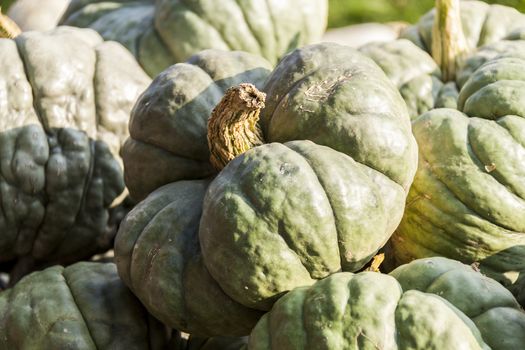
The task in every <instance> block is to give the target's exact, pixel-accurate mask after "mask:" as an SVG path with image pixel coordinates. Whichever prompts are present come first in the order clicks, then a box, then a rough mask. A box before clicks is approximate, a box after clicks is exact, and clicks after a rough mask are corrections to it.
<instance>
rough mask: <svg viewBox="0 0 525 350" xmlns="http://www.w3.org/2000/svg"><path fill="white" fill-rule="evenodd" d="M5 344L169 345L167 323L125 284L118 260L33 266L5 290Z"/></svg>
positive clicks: (0, 301)
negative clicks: (118, 271) (24, 275)
mask: <svg viewBox="0 0 525 350" xmlns="http://www.w3.org/2000/svg"><path fill="white" fill-rule="evenodd" d="M0 315H2V316H1V317H0V348H2V349H12V350H22V349H93V350H95V349H137V350H139V349H140V350H143V349H151V350H153V349H159V350H160V349H165V348H166V347H165V346H166V344H167V336H166V335H167V332H166V329H165V327H164V326H163V325H162V324H160V323H159V322H158V321H157V320H155V319H154V318H153V317H151V316H150V315H148V313H147V312H146V310H145V309H144V307H143V306H142V305H141V304H140V302H139V301H138V300H137V299H136V298H135V296H133V294H132V293H131V292H130V291H129V289H127V288H126V286H125V285H124V284H123V283H122V282H121V280H120V279H119V277H118V275H117V269H116V266H115V265H114V264H111V263H108V264H100V263H91V262H80V263H76V264H74V265H71V266H69V267H66V268H64V267H62V266H53V267H50V268H47V269H45V270H43V271H38V272H34V273H32V274H30V275H28V276H26V277H24V278H23V279H22V280H20V282H19V283H17V284H16V286H14V287H13V288H11V289H8V290H6V291H4V292H2V293H0Z"/></svg>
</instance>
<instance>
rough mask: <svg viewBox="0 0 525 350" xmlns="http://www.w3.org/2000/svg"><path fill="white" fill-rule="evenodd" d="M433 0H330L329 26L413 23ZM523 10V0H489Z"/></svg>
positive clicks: (524, 8) (429, 7)
mask: <svg viewBox="0 0 525 350" xmlns="http://www.w3.org/2000/svg"><path fill="white" fill-rule="evenodd" d="M434 2H435V1H434V0H330V15H329V19H328V26H329V27H332V28H334V27H342V26H345V25H349V24H355V23H363V22H391V21H405V22H410V23H413V22H415V21H417V19H418V18H419V17H420V16H421V15H422V14H424V13H425V12H427V11H428V10H429V9H431V8H432V7H433V6H434ZM485 2H488V3H492V4H502V5H507V6H512V7H515V8H517V9H518V10H520V11H521V12H525V0H496V1H494V0H492V1H491V0H489V1H485Z"/></svg>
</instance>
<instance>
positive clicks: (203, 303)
mask: <svg viewBox="0 0 525 350" xmlns="http://www.w3.org/2000/svg"><path fill="white" fill-rule="evenodd" d="M232 55H235V57H234V59H230V58H229V57H232ZM246 55H248V54H245V55H241V54H239V53H232V52H218V51H206V52H205V53H203V54H201V55H199V56H195V57H194V58H192V60H190V63H193V64H177V65H175V66H173V67H171V68H170V69H168V70H166V71H165V72H164V73H162V74H161V75H160V76H159V77H158V78H157V79H156V80H155V81H154V82H153V84H152V85H151V86H150V88H149V89H148V90H146V92H145V93H144V94H143V95H142V97H141V99H140V100H139V102H138V103H137V105H136V106H135V109H134V111H133V114H132V120H131V138H130V140H131V141H128V142H130V143H129V144H127V145H126V146H125V147H124V151H123V153H124V163H125V167H126V172H127V171H128V169H131V171H133V174H135V175H133V176H129V177H128V174H127V175H126V181H127V184H128V186H129V187H130V191H131V193H132V195H136V194H137V192H136V191H137V189H138V190H139V191H140V194H141V195H142V196H145V195H147V194H148V193H149V192H151V191H152V190H154V189H155V188H156V187H159V186H160V185H162V184H164V183H162V181H167V182H175V183H174V184H172V185H169V186H175V185H178V186H180V190H181V191H182V190H183V189H184V187H185V186H188V187H191V186H193V185H190V184H193V183H194V182H191V183H190V182H183V181H182V180H188V179H195V178H206V177H208V176H209V175H213V176H214V177H215V178H214V179H213V181H211V183H210V185H209V187H208V188H207V189H206V194H205V195H204V197H203V198H198V196H197V195H196V194H193V192H196V191H191V190H188V191H189V192H188V193H189V194H188V197H187V198H186V196H182V195H181V196H176V195H172V196H169V198H171V199H166V200H167V202H166V204H165V206H166V207H169V208H170V209H169V210H168V209H166V213H167V212H168V211H170V210H172V212H171V214H169V215H168V214H166V216H163V215H161V216H162V217H161V216H159V220H158V221H156V220H153V219H149V218H150V217H152V215H153V214H148V216H147V217H146V216H140V215H138V214H137V213H139V212H140V211H148V210H155V209H153V208H154V206H153V204H152V203H153V198H154V197H155V198H160V197H162V196H165V195H167V192H168V187H164V188H160V189H159V190H158V192H154V193H152V194H151V197H148V198H147V199H146V202H143V203H144V204H143V205H142V204H141V205H139V207H137V208H141V209H136V210H135V211H132V212H131V213H130V215H129V216H128V218H127V219H126V220H124V223H123V224H122V225H121V229H120V231H119V234H118V237H117V249H116V254H117V259H119V256H121V257H122V259H124V260H123V261H127V262H125V263H123V264H122V267H121V264H120V263H119V271H121V274H122V276H123V278H124V280H125V281H126V284H127V285H128V286H130V287H131V288H132V289H133V290H134V291H136V292H137V293H141V294H142V296H141V297H140V298H141V300H142V301H143V302H144V303H145V304H146V305H148V306H147V307H148V308H149V309H150V311H152V313H153V314H155V315H157V317H159V318H160V319H162V320H164V321H165V322H167V323H168V324H170V325H171V324H182V325H183V326H182V327H190V326H191V327H192V330H193V331H192V332H193V333H197V334H199V335H206V336H209V335H217V334H221V332H222V334H242V333H240V332H241V331H242V332H245V331H246V328H244V327H245V326H246V327H247V326H248V325H250V326H251V325H253V323H250V322H249V321H243V322H235V320H238V319H245V316H243V315H246V314H247V313H246V311H245V310H250V313H251V316H250V317H254V318H255V319H256V318H258V317H260V311H266V310H269V309H270V308H271V306H272V304H273V303H274V302H275V300H277V299H278V298H279V297H281V296H282V295H283V294H284V293H286V292H288V291H289V290H291V289H294V288H296V287H299V286H304V285H310V284H312V283H314V282H315V281H316V280H317V279H322V278H325V277H326V276H328V275H330V274H332V273H334V272H337V271H340V270H345V271H356V270H358V269H360V268H361V267H363V266H364V265H365V264H366V263H367V262H368V261H369V260H370V259H371V258H372V257H373V256H374V255H375V254H376V252H377V251H378V250H379V249H380V248H381V247H382V246H383V245H384V244H385V242H386V241H387V239H388V238H389V236H390V235H391V233H392V232H393V231H394V229H395V227H396V226H397V225H398V223H399V220H400V218H401V216H402V209H403V207H404V203H405V196H406V193H407V189H408V187H409V186H410V183H411V181H412V176H413V174H414V171H415V168H416V154H417V152H416V144H415V140H414V138H413V136H412V134H411V130H410V121H409V117H408V113H407V111H406V107H405V104H404V102H403V100H402V98H401V96H400V95H399V92H398V91H397V89H396V87H395V86H394V85H393V84H392V83H390V82H389V80H388V78H387V77H386V76H385V74H384V73H383V72H382V71H381V69H380V68H379V67H378V66H377V65H376V64H374V62H373V61H372V60H370V59H369V58H367V57H365V56H364V55H362V54H360V53H359V52H357V51H356V50H353V49H351V48H348V47H344V46H340V45H336V44H318V45H311V46H307V47H304V48H302V49H298V50H296V51H294V52H293V53H291V54H289V55H288V56H286V58H285V59H283V60H282V61H281V63H280V64H279V65H278V66H277V68H276V69H275V70H274V72H273V73H272V74H271V76H270V77H269V78H267V79H266V86H265V87H264V88H263V91H265V92H266V93H267V103H266V108H265V109H264V110H263V111H262V112H261V117H262V119H261V122H262V123H261V127H262V130H263V132H264V136H265V139H266V141H267V142H268V144H264V145H261V146H257V147H254V148H252V149H250V150H248V151H247V152H245V153H243V154H242V155H240V156H238V157H236V158H235V159H233V160H232V161H231V162H230V163H228V165H226V167H225V168H224V169H223V170H222V171H221V172H220V173H219V174H218V175H216V174H213V172H211V174H210V172H209V173H206V172H193V173H192V172H191V171H188V170H187V168H186V164H187V163H186V162H181V161H178V160H173V161H171V160H168V161H163V160H162V159H157V160H148V159H147V158H148V157H142V156H141V157H140V161H142V162H145V165H144V171H143V172H142V173H141V172H140V171H138V169H140V168H141V167H142V165H141V164H139V162H137V161H136V159H137V158H136V155H140V152H139V147H141V146H140V145H139V142H140V143H143V144H145V143H148V147H150V150H153V149H154V150H155V151H156V152H159V153H158V154H171V155H177V156H180V157H179V158H178V159H185V158H186V159H191V160H196V159H198V160H199V162H201V164H205V165H208V166H210V165H209V162H207V158H208V157H209V151H208V150H207V142H206V129H205V128H204V127H203V125H205V124H206V121H207V120H208V118H209V115H210V113H211V109H212V108H213V107H214V106H210V102H211V101H215V103H217V102H218V101H219V100H220V97H221V96H219V97H217V95H219V94H220V93H223V92H224V91H225V90H226V89H227V88H228V87H230V86H231V85H233V84H231V85H230V83H233V82H235V80H237V79H241V78H243V77H244V78H245V79H247V81H248V82H253V83H255V85H256V86H257V85H258V82H261V80H262V79H260V78H261V76H262V75H264V76H265V77H266V75H265V74H267V71H265V70H264V69H263V67H264V66H261V65H259V66H257V65H255V63H254V62H260V59H259V61H254V60H252V58H251V57H254V56H252V55H248V56H246ZM215 57H218V58H215ZM242 57H244V58H242ZM241 58H242V59H241ZM248 58H249V59H248ZM218 62H219V63H220V64H219V63H218ZM239 62H240V63H239ZM243 62H244V63H243ZM196 65H197V66H196ZM220 67H225V69H219V68H220ZM242 67H245V72H246V73H247V74H245V73H243V71H242V70H241V69H242ZM256 67H259V68H256ZM226 68H227V69H226ZM233 68H235V69H236V70H234V69H233ZM201 71H202V72H206V73H207V75H204V74H202V75H201V73H200V72H201ZM228 71H233V72H235V73H234V74H235V75H233V78H230V77H231V75H230V76H229V75H227V74H226V72H228ZM190 72H191V74H190ZM256 72H264V73H265V74H255V73H256ZM208 75H209V76H210V77H211V78H210V77H208ZM196 77H198V78H196ZM201 77H202V79H201ZM219 77H220V78H219ZM250 79H253V80H250ZM245 81H246V80H245ZM195 90H197V92H196V91H195ZM204 102H205V103H204ZM181 106H182V107H181ZM190 107H191V108H190ZM190 111H191V112H192V113H189V112H190ZM178 118H180V120H178ZM194 120H197V121H198V122H195V123H193V121H194ZM182 121H184V123H183V122H182ZM308 139H310V140H308ZM294 140H296V141H294ZM189 141H192V142H189ZM312 141H314V142H316V143H314V142H312ZM133 145H136V146H137V147H136V148H135V146H133ZM152 154H153V153H152ZM385 155H388V157H386V156H385ZM173 159H175V158H173ZM154 161H156V162H157V163H159V164H158V165H157V164H153V163H152V162H154ZM128 164H129V168H128ZM148 164H149V165H151V166H148ZM164 167H166V168H165V169H166V170H164ZM148 168H149V170H148ZM159 169H161V170H159ZM164 174H165V175H166V176H164ZM149 175H153V176H149ZM128 179H129V182H128ZM157 179H161V180H162V181H158V182H157ZM138 184H141V185H140V186H138ZM184 191H186V190H184ZM192 196H194V197H195V198H193V199H192ZM165 198H168V197H165ZM186 199H188V200H189V199H192V201H193V200H195V202H192V203H193V204H191V205H190V204H184V203H185V202H184V201H185V200H186ZM170 201H173V202H170ZM147 202H150V203H147ZM168 202H169V203H168ZM199 203H201V204H202V207H201V206H197V205H198V204H199ZM186 206H187V207H188V208H190V207H191V208H195V209H192V210H195V213H193V212H192V214H191V215H196V216H195V218H194V222H192V223H188V225H187V228H184V229H183V228H182V227H181V226H180V224H181V223H182V222H184V220H183V219H182V218H181V219H175V220H174V219H173V218H174V217H177V215H178V214H177V213H178V212H179V211H180V212H181V213H183V212H184V213H185V212H186V210H190V209H185V208H186ZM150 207H151V209H150ZM201 209H202V215H201V212H200V211H201ZM159 215H160V214H159ZM187 215H188V217H189V215H190V214H187ZM197 219H199V223H198V227H197V224H196V223H195V222H196V221H197ZM150 220H151V222H152V223H151V226H150V224H148V222H150ZM153 222H155V223H153ZM157 225H158V226H157ZM143 228H144V232H148V230H149V229H150V228H151V230H152V232H156V233H154V234H151V236H150V237H157V236H158V235H162V234H161V233H159V232H158V231H160V230H161V229H163V230H165V231H166V233H165V234H166V235H167V234H168V232H172V234H174V235H175V234H180V232H182V231H185V230H190V229H192V230H195V231H198V235H199V237H198V241H194V243H193V244H197V243H198V244H199V245H200V249H201V251H200V253H199V257H198V258H196V259H195V261H194V262H193V263H190V260H184V259H183V260H180V261H179V260H178V259H179V257H178V255H176V254H175V253H174V252H170V253H169V254H168V253H166V259H168V257H169V256H173V257H174V258H173V260H172V262H175V261H176V259H177V261H179V262H177V266H172V267H171V268H170V269H165V268H164V265H166V264H164V265H163V267H162V268H160V269H162V270H163V271H165V272H166V274H168V275H169V276H172V277H173V278H175V279H177V280H179V278H180V272H178V271H182V270H183V269H185V271H186V270H188V271H189V270H191V271H193V272H192V273H193V274H195V275H196V276H200V277H199V278H196V279H188V280H186V278H188V277H187V276H190V275H191V274H190V273H189V272H188V273H186V272H185V275H184V276H185V277H184V281H185V282H184V283H187V285H184V286H182V284H181V283H182V282H180V280H179V282H174V280H173V278H172V279H168V277H163V276H161V275H160V274H159V277H155V279H154V280H152V284H148V290H142V288H141V285H142V282H141V281H142V279H141V277H140V276H149V275H150V273H151V271H152V270H151V271H150V270H147V269H148V268H147V267H140V266H141V265H138V264H137V265H134V264H133V263H132V261H133V260H132V259H131V258H130V256H131V255H135V256H136V257H137V258H136V259H137V261H138V260H139V258H138V257H139V256H140V257H144V258H140V260H141V261H142V260H143V261H149V260H148V259H150V258H151V259H152V257H153V256H155V257H159V255H157V253H156V252H157V250H155V248H154V247H153V246H148V245H145V244H141V243H138V245H136V242H137V239H138V240H141V237H142V235H144V234H145V233H142V234H141V232H142V231H143ZM128 235H129V236H128ZM144 239H145V240H147V239H148V238H144ZM150 239H151V240H152V238H150ZM192 239H196V238H192ZM147 246H148V247H149V248H145V247H147ZM119 247H126V249H124V250H122V249H120V248H119ZM138 247H144V250H142V248H138ZM166 249H167V248H166ZM159 250H162V249H160V248H159ZM191 251H192V250H191V249H189V248H187V249H186V250H183V251H181V252H180V254H186V253H185V252H191ZM132 252H133V253H132ZM159 254H160V253H159ZM192 254H193V253H192ZM146 256H147V257H148V258H145V257H146ZM175 257H176V258H175ZM130 261H131V262H130ZM201 264H202V265H201ZM130 265H131V267H132V269H131V270H128V269H129V267H130ZM144 265H145V266H149V264H148V263H144ZM133 266H135V267H133ZM151 266H152V268H153V266H156V265H155V264H152V265H151ZM134 269H135V270H134ZM163 279H166V280H167V281H170V282H169V283H167V284H163V282H162V281H163ZM208 279H209V280H208ZM134 280H135V281H139V282H134ZM190 283H191V286H194V287H192V288H191V290H192V293H193V298H188V299H187V300H186V301H182V297H181V295H185V293H186V292H185V291H186V290H190V289H186V288H188V286H190ZM213 283H215V287H213V288H211V287H209V286H210V285H212V284H213ZM169 286H172V287H169ZM205 286H208V287H205ZM170 288H171V289H170ZM164 293H166V294H170V295H171V297H170V301H169V303H174V304H173V305H174V306H173V307H176V308H178V310H180V309H181V308H182V307H183V306H184V305H185V307H187V308H192V309H191V310H192V311H191V312H188V314H191V315H192V316H193V318H192V319H185V317H186V316H181V315H183V314H178V313H176V312H168V313H165V311H166V309H167V308H166V307H165V304H162V305H158V304H157V303H156V302H155V300H157V299H159V300H160V299H161V298H160V297H158V298H156V297H155V296H158V295H163V294H164ZM214 299H219V300H221V302H214V303H213V304H211V305H209V304H208V303H209V300H214ZM207 300H208V301H207ZM228 300H230V301H228ZM175 303H176V305H175ZM184 303H186V304H184ZM170 305H171V304H170ZM223 307H228V310H230V311H227V312H225V311H222V312H220V313H217V310H219V311H220V310H221V308H223ZM163 308H164V309H163ZM170 310H173V309H170ZM255 310H258V311H255ZM210 313H213V314H217V315H220V316H218V317H210V316H209V314H210ZM254 318H251V320H253V319H254ZM213 320H215V321H213ZM170 322H171V323H170ZM239 327H242V330H240V329H239ZM184 329H188V328H184ZM226 332H227V333H226ZM244 334H246V333H244Z"/></svg>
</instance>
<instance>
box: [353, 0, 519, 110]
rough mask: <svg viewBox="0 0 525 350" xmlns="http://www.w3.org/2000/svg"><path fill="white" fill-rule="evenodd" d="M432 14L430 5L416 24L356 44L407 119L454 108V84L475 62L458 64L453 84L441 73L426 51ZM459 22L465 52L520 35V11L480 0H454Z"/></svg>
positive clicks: (465, 76)
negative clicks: (392, 87)
mask: <svg viewBox="0 0 525 350" xmlns="http://www.w3.org/2000/svg"><path fill="white" fill-rule="evenodd" d="M434 17H435V9H434V10H432V11H429V12H428V13H427V14H426V15H424V16H423V17H422V18H421V19H420V21H419V22H418V23H417V24H415V25H413V26H410V27H408V28H406V29H404V30H403V31H402V33H401V35H400V37H401V39H399V40H394V41H389V42H374V43H370V44H367V45H364V46H362V47H361V48H360V50H361V51H362V52H363V53H364V54H366V55H367V56H369V57H370V58H372V59H373V60H374V61H375V62H376V63H377V64H378V65H379V66H380V67H381V68H382V69H383V70H384V71H385V73H386V74H387V75H388V77H389V78H390V79H392V81H393V82H394V83H395V84H396V86H397V87H398V89H399V91H400V93H401V95H402V96H403V98H404V99H405V102H406V103H407V106H408V109H409V113H410V117H411V118H412V119H415V118H417V117H418V116H419V115H421V114H422V113H424V112H427V111H429V110H430V109H434V108H443V107H446V108H457V97H458V89H460V88H461V86H463V84H464V83H465V81H466V80H467V79H468V77H469V76H470V75H471V73H472V68H477V67H478V65H479V64H480V62H472V63H471V64H467V66H471V68H470V69H468V68H466V67H464V68H463V69H462V71H461V72H460V73H459V75H458V77H457V79H456V82H457V85H456V84H455V83H454V82H453V81H449V80H450V79H447V78H445V77H443V74H442V72H441V70H440V68H439V65H438V64H437V63H436V62H435V61H434V60H433V59H432V56H430V53H431V52H432V31H433V23H434ZM460 21H461V22H460V23H461V24H460V25H461V27H462V30H463V33H464V34H465V35H464V37H465V49H466V51H468V52H472V51H475V49H476V48H477V47H483V46H487V45H489V44H494V46H495V47H497V48H498V49H499V50H500V51H503V50H505V49H506V48H505V49H503V48H502V46H508V45H505V44H503V45H502V44H501V43H500V42H501V41H502V40H503V39H518V38H520V35H522V33H523V28H525V15H523V14H521V13H520V12H518V11H517V10H516V9H514V8H511V7H506V6H501V5H488V4H486V3H484V2H482V1H462V2H460ZM503 42H506V41H503ZM483 49H484V48H482V49H481V50H483ZM478 59H482V58H481V57H480V58H478ZM473 63H474V64H473Z"/></svg>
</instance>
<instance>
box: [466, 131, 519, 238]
mask: <svg viewBox="0 0 525 350" xmlns="http://www.w3.org/2000/svg"><path fill="white" fill-rule="evenodd" d="M489 122H490V121H489ZM494 124H495V125H496V126H499V124H498V123H496V122H495V123H494ZM500 127H501V126H500ZM471 128H472V124H471V123H469V127H468V131H467V135H468V136H467V137H468V139H469V149H470V150H472V152H469V154H472V156H471V157H472V158H475V159H474V164H476V163H479V164H477V165H478V167H479V169H480V170H481V171H483V170H485V172H486V173H488V174H489V175H490V176H492V178H493V179H494V180H495V181H497V182H498V183H499V184H500V185H501V186H503V187H505V189H506V190H507V191H509V192H510V193H511V194H513V195H514V196H515V197H517V198H518V199H520V200H521V201H524V204H525V198H522V196H520V195H519V194H518V193H517V191H516V189H515V188H514V186H513V185H512V184H511V183H508V182H507V181H505V180H506V179H505V177H504V176H503V174H500V175H499V176H497V175H498V174H499V172H498V171H497V168H495V169H493V170H490V167H491V166H492V165H491V164H484V162H482V161H481V158H480V156H479V155H478V153H477V152H476V149H475V147H472V142H471V138H472V136H471V132H470V130H471ZM503 129H504V128H503ZM505 130H506V129H505ZM506 131H507V130H506ZM509 136H511V135H510V133H509ZM511 138H512V139H513V140H514V141H515V139H514V138H513V137H512V136H511ZM522 148H523V147H522ZM482 165H484V166H483V167H482ZM501 226H502V227H504V228H506V229H508V230H511V231H514V230H513V229H512V228H510V227H505V224H501Z"/></svg>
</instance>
